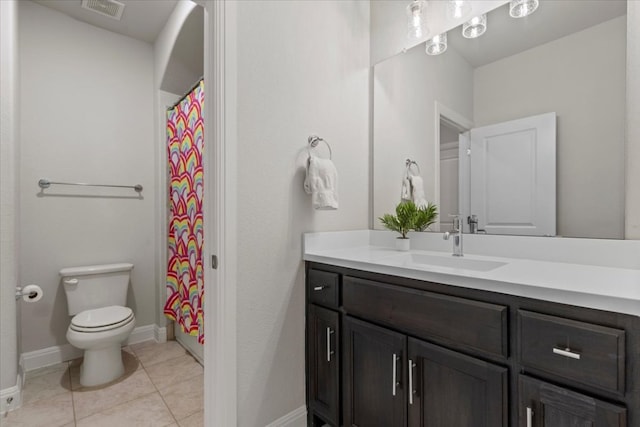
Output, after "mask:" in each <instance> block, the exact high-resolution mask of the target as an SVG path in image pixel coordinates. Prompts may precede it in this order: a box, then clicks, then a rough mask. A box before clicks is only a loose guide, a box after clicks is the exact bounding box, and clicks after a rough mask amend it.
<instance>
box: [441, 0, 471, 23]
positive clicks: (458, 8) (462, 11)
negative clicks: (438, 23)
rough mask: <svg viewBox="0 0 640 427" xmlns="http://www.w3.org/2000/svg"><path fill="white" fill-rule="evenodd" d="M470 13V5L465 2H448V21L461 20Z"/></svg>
mask: <svg viewBox="0 0 640 427" xmlns="http://www.w3.org/2000/svg"><path fill="white" fill-rule="evenodd" d="M469 12H471V5H470V4H469V2H468V1H466V0H449V3H448V4H447V16H448V17H449V19H461V18H463V17H465V16H466V15H468V14H469Z"/></svg>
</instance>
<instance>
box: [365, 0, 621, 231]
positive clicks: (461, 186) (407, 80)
mask: <svg viewBox="0 0 640 427" xmlns="http://www.w3.org/2000/svg"><path fill="white" fill-rule="evenodd" d="M626 10H627V4H626V1H616V0H603V1H597V0H593V1H563V0H554V1H549V0H548V1H545V0H540V6H539V8H538V10H537V11H536V12H535V13H533V14H532V15H530V16H528V17H526V18H521V19H514V18H511V17H510V16H509V12H508V4H505V5H502V6H500V7H497V8H496V9H494V10H492V11H490V12H489V13H488V14H487V30H486V32H485V33H484V34H483V35H482V36H481V37H479V38H475V39H467V38H464V37H463V36H462V34H461V28H460V27H457V28H453V29H451V30H449V31H448V33H447V35H448V46H447V50H446V51H445V52H444V53H442V54H440V55H436V56H430V55H427V54H426V53H425V45H424V43H423V44H420V45H418V46H415V47H413V48H411V49H410V50H408V51H407V52H405V53H401V54H398V55H395V56H393V57H390V58H387V59H385V60H384V61H381V62H379V63H377V64H376V65H375V66H374V71H373V224H374V228H382V227H381V225H380V222H379V221H378V218H379V217H380V216H382V214H384V213H388V212H393V210H394V208H395V206H396V204H397V203H399V201H400V193H401V187H402V180H403V177H404V176H405V174H406V160H407V159H411V160H413V161H415V162H416V163H417V164H418V166H419V169H420V174H421V177H422V179H423V182H424V192H425V195H426V198H427V200H429V201H432V202H435V203H437V204H438V207H439V210H440V213H441V215H440V219H441V222H440V223H438V224H435V225H434V226H432V230H433V231H444V230H447V229H449V228H450V219H449V217H448V214H449V213H457V212H461V213H465V214H472V213H474V212H471V211H470V210H469V209H470V205H471V200H472V199H473V197H476V196H477V195H478V194H479V191H478V186H477V179H476V178H473V176H472V172H471V171H473V170H474V167H477V165H478V164H479V160H477V159H478V158H479V157H480V152H481V151H482V150H481V148H480V149H477V147H475V146H472V145H471V142H469V141H468V139H469V136H470V135H473V134H474V129H476V130H477V129H483V130H486V129H488V128H489V129H493V128H492V126H494V125H497V124H504V123H514V121H518V120H522V119H528V118H532V117H534V118H535V117H538V116H541V115H545V114H548V113H555V114H554V121H555V123H554V126H555V128H554V129H555V130H554V131H553V133H554V134H555V141H554V148H553V150H552V151H553V152H552V153H550V152H549V151H546V152H545V151H536V149H535V147H536V144H537V143H536V142H535V141H534V143H531V144H530V145H529V146H527V147H528V148H525V149H520V150H516V151H520V152H522V153H523V155H527V156H528V157H522V158H506V157H505V158H504V159H501V161H503V165H502V166H504V167H502V168H500V167H499V165H497V164H496V163H495V159H494V166H493V167H492V169H491V170H492V171H493V175H492V178H491V179H493V180H494V181H496V182H500V183H501V184H502V185H504V186H505V187H504V188H509V186H512V190H513V188H516V187H513V186H515V185H517V183H519V182H522V181H523V178H522V177H521V176H520V175H518V173H521V172H522V171H523V170H528V171H529V172H527V173H528V175H527V177H528V178H527V180H529V181H535V182H538V181H544V180H545V179H547V180H550V179H551V177H553V180H554V181H555V182H554V183H553V185H552V188H551V190H545V191H544V193H545V195H546V196H547V199H549V200H550V202H549V203H551V205H552V209H553V212H552V214H551V215H552V217H553V219H554V220H555V224H554V232H552V233H548V232H541V233H540V234H539V235H547V234H550V235H556V236H565V237H589V238H614V239H619V238H624V212H625V200H624V197H625V171H624V162H625V157H624V156H625V154H624V150H625V113H626V111H625V102H626V84H625V80H626V34H627V29H626V23H627V21H626ZM465 137H466V138H467V139H465ZM465 144H466V145H465ZM532 147H533V148H532ZM468 148H471V150H467V149H468ZM554 156H555V158H554V159H552V160H553V162H552V163H551V166H549V165H546V166H539V167H538V168H537V169H536V167H533V166H531V165H532V163H531V162H536V161H539V160H541V159H542V160H545V159H547V158H549V157H554ZM499 160H500V159H499ZM474 162H475V163H474ZM554 164H555V166H554ZM554 168H555V170H554ZM525 181H526V180H525ZM474 185H475V186H474ZM494 194H495V193H494ZM504 195H505V197H503V198H502V200H501V201H500V202H499V203H497V204H494V205H492V207H491V209H492V212H491V215H492V216H493V217H494V218H499V219H500V218H503V219H504V220H505V222H507V223H508V222H509V219H508V215H509V214H508V211H509V210H515V211H518V210H519V209H520V208H521V205H522V204H524V205H526V203H527V200H529V199H530V198H531V197H530V195H529V193H526V194H525V193H524V192H521V191H520V190H517V191H516V190H513V193H511V194H509V193H508V192H507V193H504ZM517 199H522V200H520V201H518V200H517ZM500 205H504V206H503V207H505V208H506V210H505V211H504V212H503V211H499V212H498V208H499V207H500ZM514 206H515V208H514ZM520 210H521V209H520ZM456 211H457V212H456ZM516 222H517V220H516ZM465 225H466V221H465ZM500 230H501V229H500V228H499V227H495V228H492V229H491V230H487V232H488V233H496V234H498V233H500V234H501V231H500ZM465 231H469V229H468V226H466V228H465ZM507 234H519V233H518V232H517V231H516V232H513V230H511V231H508V232H507ZM522 234H534V235H535V233H526V232H523V233H522Z"/></svg>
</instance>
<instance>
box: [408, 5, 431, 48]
mask: <svg viewBox="0 0 640 427" xmlns="http://www.w3.org/2000/svg"><path fill="white" fill-rule="evenodd" d="M426 8H427V2H426V1H421V0H414V1H412V2H411V3H409V5H408V6H407V16H408V18H409V21H408V23H407V37H408V38H409V40H410V41H415V40H420V39H421V38H422V37H424V36H425V35H426V34H427V32H428V31H429V30H428V29H427V27H426V25H425V22H424V16H423V15H424V11H425V9H426Z"/></svg>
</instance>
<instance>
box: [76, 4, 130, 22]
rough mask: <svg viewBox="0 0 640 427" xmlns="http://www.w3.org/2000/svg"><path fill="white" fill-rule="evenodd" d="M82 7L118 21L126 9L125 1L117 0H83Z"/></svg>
mask: <svg viewBox="0 0 640 427" xmlns="http://www.w3.org/2000/svg"><path fill="white" fill-rule="evenodd" d="M82 7H83V8H84V9H88V10H90V11H92V12H95V13H99V14H100V15H103V16H108V17H109V18H113V19H117V20H118V21H119V20H120V18H122V12H123V11H124V3H120V2H119V1H115V0H82Z"/></svg>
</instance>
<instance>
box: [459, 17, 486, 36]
mask: <svg viewBox="0 0 640 427" xmlns="http://www.w3.org/2000/svg"><path fill="white" fill-rule="evenodd" d="M485 31H487V14H486V13H485V14H484V15H480V16H476V17H474V18H471V19H470V20H468V21H467V22H465V23H464V25H462V35H463V36H464V37H466V38H468V39H475V38H476V37H480V36H481V35H483V34H484V32H485Z"/></svg>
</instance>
